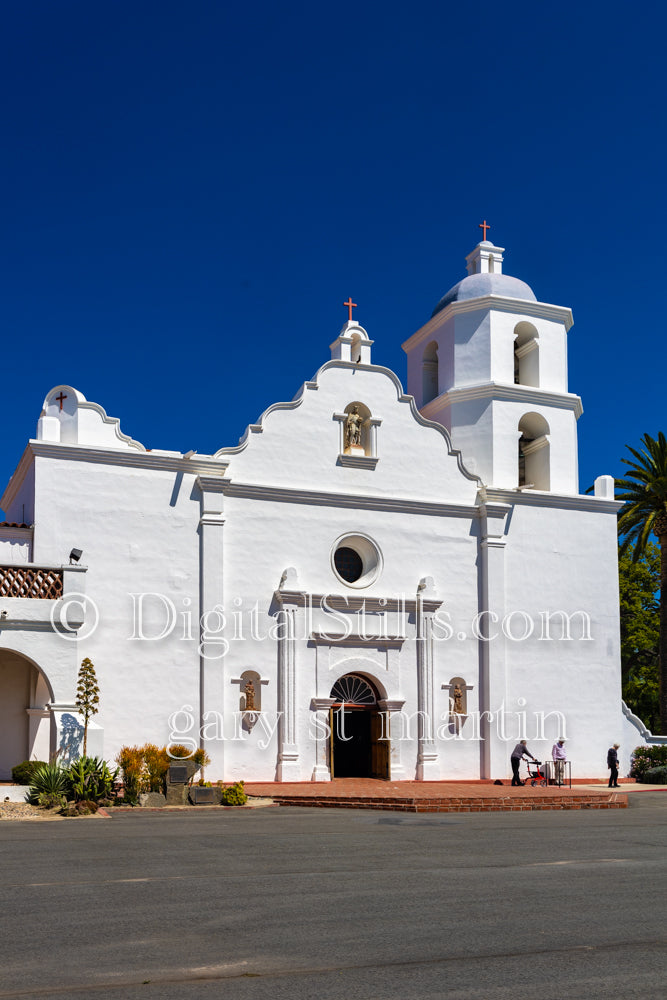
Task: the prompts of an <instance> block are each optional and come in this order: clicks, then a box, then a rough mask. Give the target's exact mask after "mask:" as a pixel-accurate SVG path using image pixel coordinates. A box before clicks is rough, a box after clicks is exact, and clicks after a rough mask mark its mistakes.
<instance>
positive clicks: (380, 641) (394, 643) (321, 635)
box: [308, 632, 407, 649]
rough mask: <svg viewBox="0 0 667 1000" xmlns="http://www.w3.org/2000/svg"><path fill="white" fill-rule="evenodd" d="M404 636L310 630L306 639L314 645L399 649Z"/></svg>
mask: <svg viewBox="0 0 667 1000" xmlns="http://www.w3.org/2000/svg"><path fill="white" fill-rule="evenodd" d="M406 638H407V636H405V635H360V634H359V633H350V634H349V635H345V633H342V632H341V634H340V635H336V634H335V633H334V634H333V635H332V634H331V633H329V632H311V633H310V635H309V636H308V641H309V642H312V643H314V645H316V646H375V647H377V646H385V647H386V648H387V649H400V648H401V646H402V645H403V643H404V642H405V640H406Z"/></svg>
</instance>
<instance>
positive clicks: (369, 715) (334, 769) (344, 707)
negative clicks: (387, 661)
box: [329, 674, 390, 780]
mask: <svg viewBox="0 0 667 1000" xmlns="http://www.w3.org/2000/svg"><path fill="white" fill-rule="evenodd" d="M329 697H330V698H333V699H334V704H333V705H332V706H331V709H330V712H329V725H330V730H331V737H330V741H329V746H330V760H329V767H330V770H331V777H332V778H380V779H385V780H386V779H388V778H389V746H390V741H389V733H388V732H387V725H386V723H387V716H386V714H385V713H384V712H381V711H380V709H379V707H378V703H377V701H378V699H377V693H376V691H375V689H374V688H373V687H372V685H371V683H370V681H368V680H367V679H366V678H365V677H362V676H361V675H359V674H346V675H345V676H344V677H341V678H339V679H338V680H337V681H336V683H335V684H334V686H333V687H332V689H331V694H330V695H329Z"/></svg>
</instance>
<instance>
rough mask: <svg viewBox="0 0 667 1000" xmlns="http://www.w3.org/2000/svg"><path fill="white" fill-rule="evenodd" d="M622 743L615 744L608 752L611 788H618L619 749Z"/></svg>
mask: <svg viewBox="0 0 667 1000" xmlns="http://www.w3.org/2000/svg"><path fill="white" fill-rule="evenodd" d="M619 746H620V743H614V745H613V747H610V748H609V750H608V751H607V767H608V768H609V788H618V748H619Z"/></svg>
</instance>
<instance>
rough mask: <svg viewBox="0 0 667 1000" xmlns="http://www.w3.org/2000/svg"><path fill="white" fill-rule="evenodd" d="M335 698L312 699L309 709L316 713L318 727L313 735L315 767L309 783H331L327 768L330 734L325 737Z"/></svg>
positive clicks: (329, 772)
mask: <svg viewBox="0 0 667 1000" xmlns="http://www.w3.org/2000/svg"><path fill="white" fill-rule="evenodd" d="M335 701H336V700H335V698H313V700H312V701H311V703H310V707H311V709H312V710H313V712H315V713H316V719H317V722H318V725H317V727H316V734H315V767H314V768H313V774H312V777H311V781H331V770H330V768H329V747H330V741H331V733H329V735H328V736H325V735H324V734H325V732H326V729H327V727H328V725H329V712H330V710H331V707H332V705H334V704H335Z"/></svg>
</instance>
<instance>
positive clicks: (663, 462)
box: [616, 431, 667, 734]
mask: <svg viewBox="0 0 667 1000" xmlns="http://www.w3.org/2000/svg"><path fill="white" fill-rule="evenodd" d="M641 445H642V450H641V451H636V450H635V449H634V448H630V446H629V445H628V451H629V452H630V454H631V455H632V459H629V458H622V459H621V461H622V462H623V464H624V465H627V466H629V471H628V473H627V476H626V478H625V479H617V480H616V488H617V489H618V490H622V492H621V493H617V494H616V499H617V500H624V501H625V507H623V508H622V509H621V511H620V513H619V516H618V533H619V535H620V538H621V552H622V553H624V552H627V551H629V550H630V549H632V560H633V562H636V561H637V560H638V559H640V558H641V556H642V554H643V553H644V552H645V551H646V549H647V547H648V544H649V542H650V539H651V535H652V534H653V535H655V536H656V538H657V539H658V544H659V546H660V640H659V658H660V725H661V729H662V732H663V733H665V734H667V438H665V435H664V434H663V433H662V431H661V432H660V433H659V434H658V437H657V440H654V439H653V438H652V437H649V435H648V434H644V437H643V438H642V439H641Z"/></svg>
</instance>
